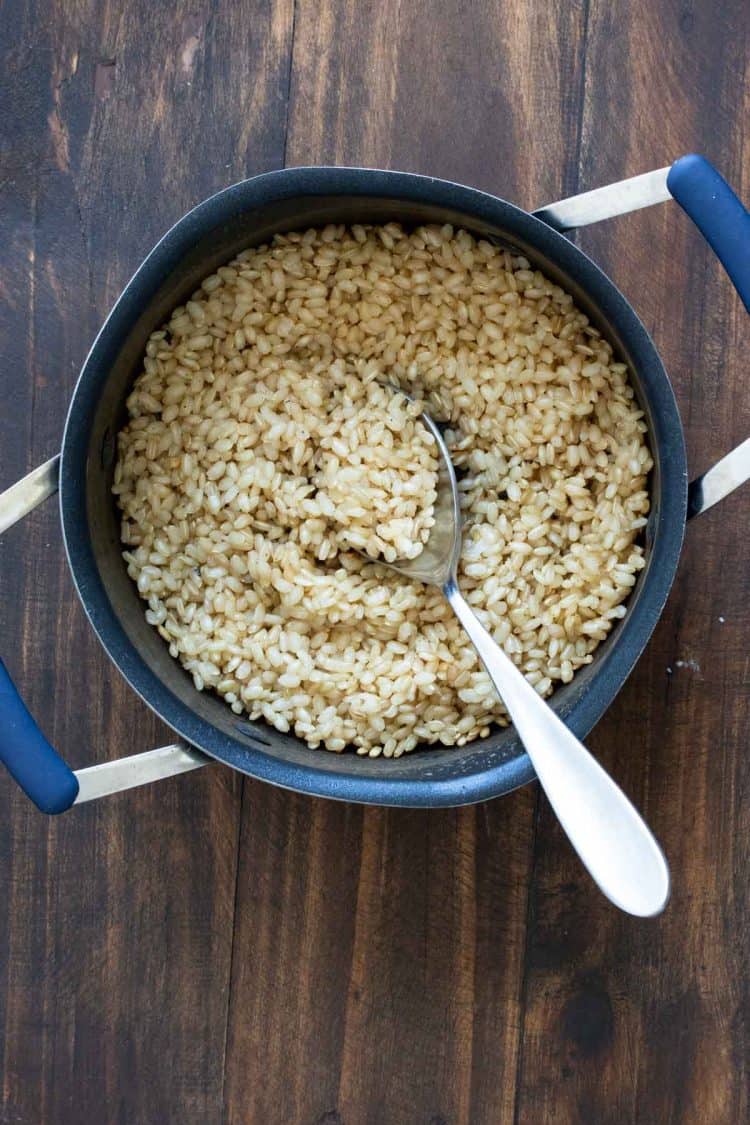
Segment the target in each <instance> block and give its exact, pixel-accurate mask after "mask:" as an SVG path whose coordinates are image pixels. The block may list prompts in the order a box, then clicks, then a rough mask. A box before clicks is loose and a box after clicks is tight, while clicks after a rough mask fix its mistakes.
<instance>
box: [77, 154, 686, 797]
mask: <svg viewBox="0 0 750 1125" xmlns="http://www.w3.org/2000/svg"><path fill="white" fill-rule="evenodd" d="M336 195H342V196H362V197H378V198H384V199H392V200H393V201H394V202H397V201H402V202H405V203H412V204H414V203H428V204H434V205H436V206H442V207H447V208H452V209H455V210H456V211H458V212H461V213H464V214H465V215H466V216H467V219H470V218H473V219H474V220H475V221H478V222H483V221H484V222H487V223H489V224H492V225H493V226H498V227H501V228H503V229H504V230H506V231H507V232H508V234H509V235H513V236H516V237H518V239H519V240H520V241H522V242H524V241H525V242H526V243H528V244H529V246H530V247H533V248H534V249H536V250H538V251H539V252H540V253H542V254H546V255H547V256H548V257H549V258H550V259H551V260H552V261H554V262H555V263H556V264H557V265H558V266H559V267H560V269H561V270H563V271H565V272H566V273H569V274H570V275H571V276H572V277H573V278H575V280H576V282H577V284H579V285H580V287H581V289H582V290H583V291H584V292H585V293H586V294H587V296H588V298H589V299H590V301H591V302H592V303H593V304H594V305H595V306H596V308H597V309H598V311H599V312H600V314H601V316H602V318H603V319H604V320H606V321H607V323H608V324H610V325H611V326H612V327H613V329H614V331H615V332H616V334H617V335H618V336H620V337H621V339H622V340H623V342H624V343H626V344H627V350H628V352H629V355H630V357H631V359H632V361H633V366H634V367H635V369H636V371H637V377H638V380H639V383H640V384H641V386H643V387H644V388H645V393H646V398H647V400H648V404H649V407H650V409H651V411H652V414H653V420H654V422H655V426H654V428H653V429H650V434H649V436H650V439H651V441H652V444H654V445H656V446H657V447H658V458H659V473H660V491H659V497H658V499H659V511H658V517H657V519H656V526H655V531H654V536H653V544H652V547H651V555H650V560H649V565H648V567H647V572H644V576H643V582H642V587H641V589H640V590H639V591H638V595H637V597H636V599H635V602H634V604H633V606H632V607H631V609H630V610H629V612H628V614H627V616H626V617H625V618H624V619H623V620H622V622H621V623H620V630H619V635H618V636H617V640H616V643H614V644H613V646H612V649H611V652H609V654H608V655H607V657H606V658H605V659H604V660H603V661H602V664H601V667H600V668H599V669H598V670H597V672H596V673H595V674H594V675H593V676H592V678H591V681H590V683H589V684H588V685H587V687H586V689H585V690H583V691H581V692H580V693H579V695H578V696H577V697H576V698H574V699H573V701H572V702H570V701H569V702H568V704H567V705H564V706H561V707H558V708H556V709H557V710H559V712H560V714H561V715H562V717H563V718H564V719H565V721H566V722H567V723H568V725H569V726H570V728H571V730H573V731H574V733H575V734H576V735H577V736H578V737H584V736H585V735H586V734H587V733H588V732H589V730H590V729H591V727H592V726H593V725H594V724H595V723H596V722H597V721H598V719H599V718H600V717H601V716H602V715H603V714H604V712H605V711H606V709H607V708H608V706H609V705H610V703H611V702H612V700H613V699H614V697H615V695H616V694H617V692H618V691H619V690H620V688H621V687H622V685H623V684H624V682H625V680H626V679H627V677H628V675H629V674H630V672H631V671H632V669H633V667H634V665H635V663H636V661H637V659H638V657H639V656H640V654H641V652H642V650H643V648H644V647H645V645H646V643H647V641H648V639H649V637H650V636H651V633H652V631H653V629H654V627H655V625H656V622H657V621H658V619H659V617H660V615H661V611H662V609H663V606H664V603H665V601H666V599H667V596H668V594H669V590H670V588H671V585H672V582H673V579H674V575H675V572H676V569H677V563H678V560H679V556H680V550H681V546H682V539H683V534H684V528H685V517H686V505H687V463H686V456H685V446H684V437H683V430H682V423H681V420H680V416H679V412H678V410H677V405H676V402H675V398H674V394H673V392H672V388H671V385H670V383H669V380H668V377H667V375H666V372H665V370H664V367H663V365H662V362H661V359H660V357H659V354H658V352H657V350H656V347H655V345H654V344H653V341H652V340H651V338H650V336H649V335H648V332H647V331H646V329H645V327H644V325H643V324H642V322H641V321H640V319H639V318H638V316H637V314H636V313H635V311H634V309H633V308H632V306H631V305H630V303H629V302H628V301H627V299H626V298H625V297H624V296H623V294H622V293H620V291H619V290H618V289H617V287H616V286H615V285H614V283H613V282H612V281H610V279H609V278H608V277H607V276H606V275H605V274H604V273H603V271H602V270H601V269H600V268H599V267H598V266H597V265H596V264H595V263H594V262H593V261H591V259H589V258H588V257H587V256H586V255H585V254H584V253H583V252H582V251H581V250H580V249H579V248H578V247H577V246H575V245H574V244H573V243H572V242H570V241H569V240H568V239H567V238H565V237H564V236H563V235H561V234H559V233H558V232H557V231H556V230H554V229H553V228H552V227H550V226H548V225H547V224H546V223H545V222H544V221H543V220H541V219H539V218H537V217H535V216H534V215H532V214H530V213H529V212H527V211H524V210H522V209H521V208H519V207H517V206H515V205H514V204H512V203H509V202H507V201H506V200H503V199H501V198H499V197H496V196H493V195H489V194H487V193H485V192H481V191H478V190H477V189H475V188H471V187H466V186H464V185H462V184H456V183H453V182H451V181H446V180H440V179H436V178H434V177H430V176H422V175H418V174H416V173H410V172H397V171H386V170H380V169H371V168H340V167H304V168H286V169H281V170H278V171H274V172H267V173H264V174H262V175H259V176H255V177H252V178H250V179H247V180H242V181H240V182H239V183H236V184H233V185H231V186H230V187H227V188H224V189H223V190H221V191H219V192H217V193H216V194H215V195H212V196H210V197H209V198H207V199H206V200H204V201H203V202H201V203H199V204H198V205H197V206H196V207H194V208H193V209H192V210H190V211H188V212H187V214H185V215H184V216H183V217H182V218H181V219H179V220H178V221H177V222H176V223H175V224H174V226H172V227H171V228H170V229H169V230H168V231H167V232H166V234H165V235H164V236H163V237H162V238H161V239H160V240H159V241H158V242H157V244H156V245H155V246H154V248H153V249H152V250H151V252H150V253H149V254H148V255H147V257H146V258H145V259H144V261H143V263H142V264H141V266H140V267H139V268H138V270H137V271H136V273H135V274H134V275H133V277H132V278H131V280H130V281H129V282H128V284H127V285H126V287H125V289H124V290H123V292H122V294H121V295H120V297H119V298H118V300H117V302H116V303H115V305H114V307H113V308H112V310H111V312H110V314H109V316H108V317H107V319H106V320H105V322H104V324H103V325H102V327H101V329H100V331H99V333H98V335H97V337H96V339H95V340H94V343H93V344H92V346H91V349H90V351H89V354H88V356H87V358H86V360H85V361H84V364H83V367H82V369H81V374H80V376H79V379H78V382H77V384H76V387H75V390H74V392H73V396H72V399H71V403H70V407H69V411H68V416H67V420H66V424H65V431H64V435H63V442H62V454H61V468H60V516H61V524H62V531H63V541H64V544H65V550H66V554H67V558H68V563H69V566H70V570H71V574H72V576H73V581H74V584H75V587H76V590H77V592H78V595H79V597H80V599H81V603H82V605H83V607H84V611H85V612H86V615H87V617H88V619H89V621H90V622H91V625H92V626H93V628H94V631H95V632H96V634H97V636H98V638H99V640H100V642H101V644H102V646H103V647H104V649H105V651H106V652H107V654H108V656H109V657H110V659H111V660H112V661H113V663H114V664H115V665H116V666H117V668H118V669H119V671H120V672H121V673H122V675H123V676H124V677H125V679H126V680H127V681H128V683H129V684H130V686H131V687H132V688H133V690H134V691H135V692H136V693H137V694H138V695H139V696H140V697H141V698H142V699H143V700H144V701H145V702H146V704H147V705H148V706H149V707H150V708H151V709H152V710H153V711H155V712H156V714H157V715H159V717H160V718H161V719H163V720H164V721H165V722H166V723H168V725H169V726H170V727H172V728H173V729H174V730H175V731H176V732H177V733H178V734H179V735H181V736H182V737H183V738H184V739H185V740H186V741H187V742H188V743H190V744H191V745H193V746H196V747H198V748H199V749H201V750H203V751H205V752H206V753H207V754H209V755H210V756H211V757H214V758H216V759H218V760H220V761H223V762H225V763H226V764H228V765H231V766H233V767H234V768H236V769H238V770H240V771H241V772H243V773H246V774H248V775H250V776H253V777H257V778H259V779H262V780H265V781H269V782H271V783H273V784H275V785H278V786H280V787H282V788H286V789H291V790H294V791H296V792H300V793H306V794H310V795H314V796H322V797H329V798H334V799H338V800H346V801H354V802H358V803H363V804H377V805H393V806H407V807H439V806H450V805H463V804H471V803H475V802H477V801H483V800H487V799H489V798H492V797H496V796H500V795H501V794H503V793H507V792H510V791H511V790H512V789H515V788H517V787H518V786H519V785H522V784H524V783H526V782H528V781H530V780H531V779H532V778H533V777H534V776H535V774H534V770H533V768H532V766H531V762H530V760H529V758H528V756H527V755H526V754H525V752H523V750H522V748H520V747H519V744H518V743H517V740H516V741H515V743H513V742H512V743H511V744H510V746H511V748H513V749H514V750H515V752H514V753H509V754H508V755H506V756H505V757H504V758H503V759H502V760H500V761H497V762H494V763H493V764H492V765H488V766H485V767H484V768H482V767H481V764H478V766H477V768H476V769H472V770H471V771H470V772H468V771H467V769H466V763H465V760H464V758H463V756H462V755H459V754H458V753H456V754H455V758H454V762H455V767H456V768H455V769H454V770H452V771H451V769H450V756H451V755H453V754H454V751H452V750H449V749H445V750H438V751H434V752H433V753H432V754H431V753H430V751H419V752H417V753H415V754H409V755H404V756H403V757H402V758H400V759H388V760H381V759H379V760H378V761H379V770H380V772H379V773H378V774H377V775H374V776H366V775H364V774H363V773H362V772H358V770H357V765H358V763H362V762H363V761H367V759H362V758H360V757H357V756H356V755H354V754H352V755H348V754H347V755H331V754H325V755H323V754H320V756H318V752H316V751H310V750H306V753H307V754H309V756H310V762H309V764H307V763H306V762H290V761H286V760H284V759H283V758H281V757H278V756H276V755H274V754H273V753H269V752H268V751H267V750H264V749H263V747H262V746H257V745H251V746H247V745H244V744H240V742H239V741H238V740H237V739H235V738H232V737H230V736H228V735H227V734H225V733H224V732H222V731H221V730H220V729H219V728H218V727H216V726H214V725H213V724H212V723H210V722H208V721H207V720H205V719H203V718H201V717H200V716H198V715H196V714H195V712H193V711H192V710H191V709H190V708H189V707H188V706H187V705H186V704H184V703H183V702H182V701H181V700H179V699H178V698H177V696H176V695H174V694H173V693H172V692H171V691H169V690H168V689H167V688H166V686H165V685H164V684H163V683H162V682H161V681H160V680H159V679H158V677H157V676H156V675H155V673H154V672H153V671H152V669H151V668H150V667H149V666H148V664H147V663H146V661H145V660H144V659H143V658H142V657H141V656H140V655H139V653H138V650H137V648H136V647H135V646H134V645H133V643H132V642H131V640H130V639H129V638H128V637H127V635H126V634H125V632H124V630H123V628H122V626H121V624H120V622H119V621H118V619H117V617H116V615H115V613H114V610H113V609H112V607H111V605H110V603H109V599H108V596H107V592H106V588H105V586H104V583H103V581H102V579H101V577H100V575H99V571H98V568H97V565H96V563H95V560H94V556H93V551H92V547H91V542H90V533H89V524H88V516H87V504H86V461H87V454H88V447H89V444H88V440H89V428H90V420H91V418H92V416H93V411H94V409H95V407H96V403H97V401H98V399H99V391H100V388H101V387H102V386H103V384H104V382H105V381H106V378H107V373H108V371H109V367H110V361H111V359H112V357H113V355H115V354H117V351H118V348H119V345H120V343H121V342H122V340H123V339H124V338H125V337H126V335H127V333H128V331H129V330H130V329H131V328H132V327H133V325H134V323H135V321H136V319H137V317H138V316H139V315H140V314H141V313H142V311H143V309H144V308H146V307H148V303H149V300H150V299H151V298H152V297H153V294H154V293H155V292H156V291H157V289H158V287H159V285H160V283H161V282H163V280H164V278H165V277H166V276H167V275H168V274H169V272H170V271H171V270H173V269H174V268H175V267H176V265H177V264H178V263H179V261H180V259H181V258H184V257H185V255H186V254H187V252H188V250H189V249H190V248H191V247H192V246H194V245H195V243H196V241H197V239H198V238H199V237H204V236H205V235H206V234H207V232H209V231H211V230H213V229H215V228H217V227H218V226H219V225H220V224H221V223H223V222H227V221H228V220H229V219H231V218H236V216H237V215H238V214H239V213H245V212H250V211H252V210H253V209H258V208H262V207H263V206H264V205H267V204H270V203H272V202H275V201H279V200H282V199H287V198H288V199H294V198H298V197H304V196H312V197H314V196H329V197H330V196H336ZM144 294H145V295H146V297H145V299H144ZM574 682H575V681H574ZM552 699H553V701H554V696H553V697H552ZM248 726H253V724H252V723H249V722H248ZM264 729H268V728H264ZM492 737H493V736H490V738H489V739H484V740H481V741H479V742H477V743H474V744H473V745H474V747H475V749H476V750H477V751H478V755H479V754H482V755H484V754H486V755H487V757H488V758H491V757H492V755H491V750H492V746H491V743H492ZM435 753H436V754H439V755H441V756H442V755H444V756H445V757H444V758H442V757H441V767H440V770H439V772H440V774H441V776H440V777H430V776H425V773H427V774H429V772H430V771H429V770H427V771H425V769H424V768H420V767H421V766H424V763H425V760H426V755H428V754H430V758H431V759H432V760H433V761H434V754H435ZM495 757H497V756H495ZM325 758H336V759H337V760H338V762H342V761H347V762H349V763H351V767H352V768H351V769H347V770H343V769H341V768H340V767H339V766H337V768H336V769H335V770H332V769H331V768H330V763H329V762H326V761H325ZM407 759H408V760H407ZM397 763H398V768H397V772H398V775H399V776H394V766H396V764H397ZM445 763H448V768H447V769H446V766H445ZM462 763H463V768H461V767H462ZM360 769H361V766H360ZM411 775H413V776H411Z"/></svg>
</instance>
